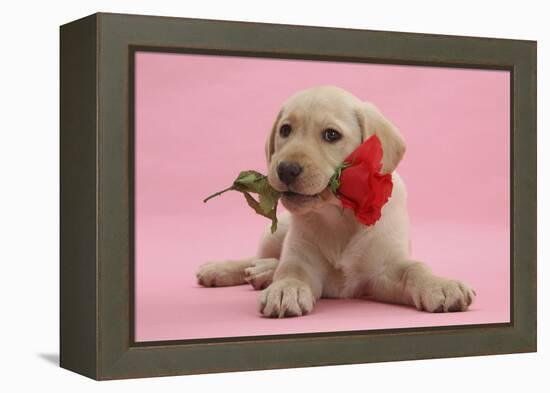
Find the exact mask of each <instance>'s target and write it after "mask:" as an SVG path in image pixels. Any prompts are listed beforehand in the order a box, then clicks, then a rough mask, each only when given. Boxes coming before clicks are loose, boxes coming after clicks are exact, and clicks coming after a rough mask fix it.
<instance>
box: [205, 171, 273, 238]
mask: <svg viewBox="0 0 550 393" xmlns="http://www.w3.org/2000/svg"><path fill="white" fill-rule="evenodd" d="M230 190H234V191H239V192H241V193H243V195H244V196H245V198H246V202H247V203H248V206H250V207H251V208H252V209H254V211H255V212H256V213H257V214H259V215H261V216H264V217H266V218H269V219H270V220H271V233H274V232H275V231H276V230H277V204H278V203H279V198H280V197H281V193H280V192H278V191H276V190H275V189H274V188H273V187H271V185H270V184H269V181H268V179H267V176H265V175H262V174H261V173H259V172H256V171H243V172H241V173H239V176H237V178H236V179H235V181H234V182H233V185H232V186H231V187H229V188H226V189H225V190H222V191H219V192H216V193H214V194H212V195H211V196H209V197H208V198H206V199H204V202H207V201H209V200H210V199H212V198H214V197H216V196H219V195H221V194H223V193H224V192H227V191H230ZM251 193H252V194H257V195H258V198H259V201H258V200H256V199H254V197H253V196H252V195H250V194H251Z"/></svg>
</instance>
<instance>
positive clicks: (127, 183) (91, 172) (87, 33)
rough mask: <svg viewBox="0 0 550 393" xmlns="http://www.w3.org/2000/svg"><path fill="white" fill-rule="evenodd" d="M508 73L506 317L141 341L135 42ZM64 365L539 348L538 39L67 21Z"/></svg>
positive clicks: (169, 366)
mask: <svg viewBox="0 0 550 393" xmlns="http://www.w3.org/2000/svg"><path fill="white" fill-rule="evenodd" d="M138 50H139V51H141V50H153V51H161V52H185V53H203V54H217V55H220V54H221V55H239V56H252V57H270V58H274V57H276V58H286V59H312V60H330V61H346V62H367V63H381V64H404V65H427V66H445V67H461V68H482V69H503V70H509V71H510V75H511V100H512V102H511V107H512V111H511V114H512V116H511V142H512V143H511V155H512V157H511V173H510V175H511V205H512V206H511V210H512V215H511V244H510V248H511V261H512V262H511V273H512V274H511V281H512V282H511V300H512V301H511V318H512V322H511V323H506V324H488V325H469V326H445V327H434V328H412V329H391V330H374V331H366V332H364V331H361V332H336V333H319V334H297V335H281V336H255V337H232V338H223V339H208V340H182V341H163V342H145V343H136V342H134V339H133V296H132V295H133V90H132V86H133V83H131V82H132V81H133V56H134V53H135V51H138ZM60 73H61V75H60V76H61V86H60V88H61V113H60V117H61V139H60V145H61V190H60V191H61V192H60V193H61V202H60V203H61V262H60V267H61V268H60V272H61V296H60V302H61V318H60V319H61V321H60V325H61V331H60V334H61V349H60V352H61V359H60V363H61V366H62V367H64V368H67V369H70V370H73V371H75V372H78V373H80V374H83V375H86V376H89V377H91V378H95V379H118V378H134V377H147V376H161V375H176V374H196V373H207V372H222V371H237V370H256V369H273V368H285V367H302V366H318V365H329V364H351V363H364V362H375V361H393V360H409V359H425V358H438V357H454V356H471V355H488V354H501V353H515V352H531V351H536V309H537V307H536V187H537V174H536V42H533V41H521V40H504V39H489V38H472V37H455V36H444V35H428V34H412V33H394V32H381V31H365V30H353V29H335V28H320V27H303V26H289V25H274V24H258V23H243V22H226V21H208V20H198V19H183V18H170V17H154V16H137V15H120V14H104V13H99V14H94V15H91V16H89V17H86V18H83V19H80V20H78V21H75V22H72V23H69V24H66V25H64V26H62V27H61V70H60Z"/></svg>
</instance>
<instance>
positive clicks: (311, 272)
mask: <svg viewBox="0 0 550 393" xmlns="http://www.w3.org/2000/svg"><path fill="white" fill-rule="evenodd" d="M306 261H307V260H306V259H290V260H289V259H288V258H286V259H285V260H284V262H283V261H281V262H280V264H279V266H278V267H277V269H276V270H275V274H274V276H273V283H272V284H271V285H270V286H269V287H267V288H266V289H264V290H263V291H262V293H261V294H260V298H259V302H258V309H259V312H260V313H261V314H262V315H263V316H265V317H271V318H283V317H296V316H301V315H305V314H308V313H309V312H311V310H312V309H313V306H314V304H315V301H316V300H317V299H319V298H320V297H321V293H322V283H323V277H324V275H325V274H326V272H325V271H324V269H323V267H322V266H319V267H318V266H313V264H309V263H307V262H306Z"/></svg>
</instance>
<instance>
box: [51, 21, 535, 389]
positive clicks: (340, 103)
mask: <svg viewBox="0 0 550 393" xmlns="http://www.w3.org/2000/svg"><path fill="white" fill-rule="evenodd" d="M60 73H61V75H60V76H61V115H60V116H61V139H60V145H61V202H60V203H61V262H60V266H61V267H60V272H61V289H60V290H61V293H60V301H61V317H60V318H61V321H60V326H61V348H60V363H61V366H62V367H64V368H66V369H69V370H72V371H75V372H77V373H80V374H82V375H85V376H88V377H91V378H95V379H99V380H103V379H119V378H135V377H148V376H163V375H177V374H195V373H208V372H223V371H236V370H256V369H271V368H286V367H303V366H316V365H331V364H351V363H364V362H381V361H394V360H409V359H426V358H438V357H455V356H472V355H489V354H503V353H518V352H531V351H535V350H536V188H537V174H536V42H532V41H523V40H508V39H506V40H505V39H494V38H473V37H456V36H444V35H430V34H412V33H397V32H382V31H366V30H352V29H335V28H321V27H304V26H288V25H275V24H258V23H243V22H226V21H209V20H198V19H185V18H168V17H157V16H137V15H120V14H105V13H98V14H95V15H91V16H88V17H86V18H83V19H80V20H77V21H75V22H71V23H68V24H66V25H63V26H62V27H61V71H60ZM405 151H406V153H405ZM350 157H351V158H350ZM373 157H374V158H373ZM376 157H377V158H376ZM342 162H343V163H344V164H345V165H342ZM246 170H255V171H258V172H260V173H259V174H257V175H254V176H257V177H256V178H254V181H253V182H252V183H254V184H255V185H252V186H251V184H252V183H247V184H246V185H243V184H244V183H239V184H241V185H237V186H235V185H234V186H233V188H236V189H237V190H232V191H230V192H227V193H223V194H220V195H219V196H217V198H213V199H212V200H209V201H208V203H204V202H203V200H204V199H205V198H206V197H207V196H208V195H211V194H214V193H216V191H219V190H223V189H225V188H227V187H229V186H231V184H232V182H233V180H234V179H235V177H236V176H237V175H238V174H239V172H241V171H246ZM353 173H355V175H353ZM264 174H265V175H264ZM366 174H368V178H367V177H365V176H367V175H366ZM304 179H305V180H304ZM361 179H363V180H361ZM365 179H367V180H365ZM333 181H337V183H333ZM361 181H364V184H363V183H360V182H361ZM358 182H359V183H358ZM235 184H236V183H235ZM258 184H261V187H260V186H258ZM333 184H336V185H335V186H334V188H333V187H332V186H333ZM358 184H359V185H358ZM405 185H406V186H405ZM246 187H252V189H250V188H246ZM254 187H260V188H256V189H254ZM405 187H406V191H405ZM367 189H368V190H369V191H368V192H367V191H364V190H367ZM258 190H260V191H258ZM266 190H267V191H266ZM358 190H359V191H358ZM239 191H241V192H242V191H248V192H251V193H248V194H247V196H246V198H245V197H243V195H242V193H241V192H239ZM254 192H256V194H254ZM258 192H259V193H260V194H262V192H268V193H271V194H269V195H271V196H270V197H269V198H272V199H269V198H268V197H267V196H266V195H267V194H265V195H264V194H262V195H259V194H258V195H257V193H258ZM358 192H359V194H357V193H358ZM405 194H406V195H407V197H406V198H405ZM247 198H248V199H247ZM250 198H256V199H254V201H257V200H258V199H257V198H260V199H259V201H260V202H261V204H259V205H258V206H256V210H258V209H260V210H259V211H260V213H262V212H263V213H262V214H263V215H264V216H268V218H270V219H273V215H272V213H274V212H275V210H274V206H279V205H276V203H277V202H278V201H279V202H281V204H280V206H279V210H278V213H279V214H278V217H279V219H278V226H277V228H276V230H275V227H273V228H272V229H273V230H270V229H271V223H270V221H269V220H268V219H266V217H262V216H261V214H254V213H255V212H254V211H253V210H252V209H250V206H249V204H251V205H254V203H257V202H251V200H250ZM262 198H263V199H262ZM268 199H269V201H270V202H269V203H271V202H274V203H275V205H269V203H268V202H266V201H268ZM377 201H378V202H377ZM247 202H248V203H247ZM265 203H268V204H267V205H265ZM329 205H330V207H327V206H329ZM265 206H268V207H267V210H265V209H266V207H265ZM262 209H264V210H262ZM330 209H332V210H330ZM329 211H330V213H325V212H329ZM406 217H408V220H407V219H406ZM407 221H408V222H409V225H408V224H407ZM409 227H410V229H406V228H409ZM384 228H385V229H384ZM262 233H263V234H262ZM358 234H360V235H358ZM209 261H214V262H210V263H207V262H209ZM304 261H305V262H304ZM419 261H421V262H419Z"/></svg>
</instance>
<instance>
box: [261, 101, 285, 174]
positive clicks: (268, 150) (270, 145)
mask: <svg viewBox="0 0 550 393" xmlns="http://www.w3.org/2000/svg"><path fill="white" fill-rule="evenodd" d="M282 114H283V110H282V109H281V111H280V112H279V114H278V115H277V118H276V119H275V122H274V123H273V126H272V127H271V132H270V133H269V136H268V137H267V141H266V142H265V158H266V160H267V164H268V165H269V163H270V162H271V156H272V155H273V152H274V151H275V135H276V132H277V124H278V123H279V120H281V115H282Z"/></svg>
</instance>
